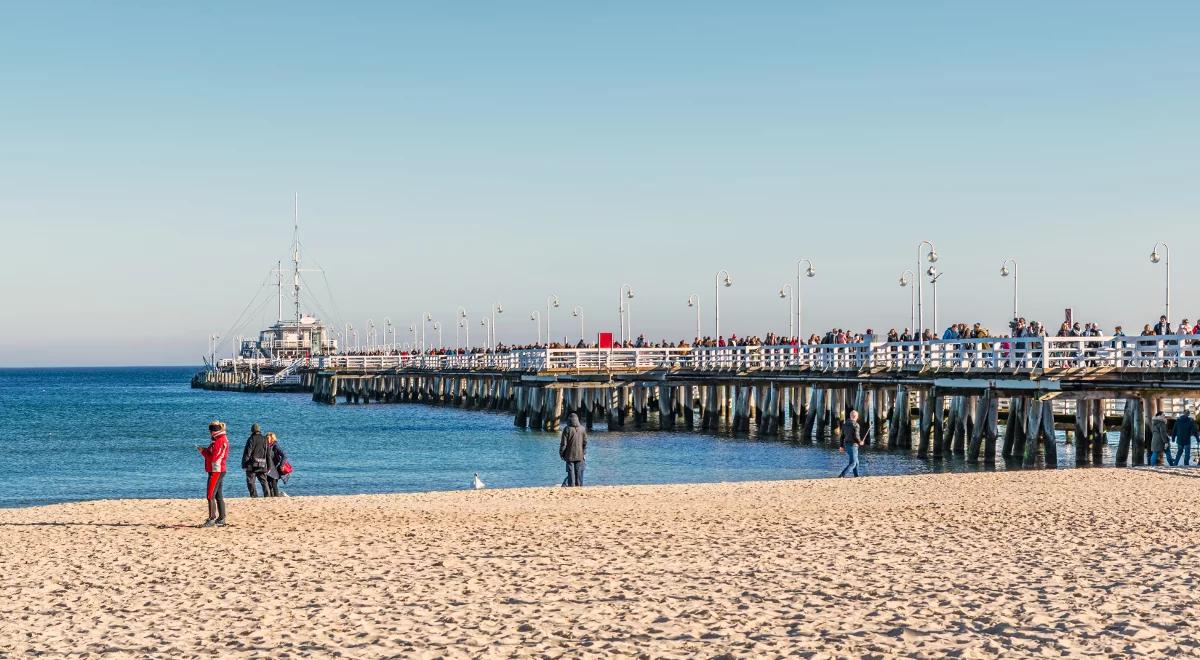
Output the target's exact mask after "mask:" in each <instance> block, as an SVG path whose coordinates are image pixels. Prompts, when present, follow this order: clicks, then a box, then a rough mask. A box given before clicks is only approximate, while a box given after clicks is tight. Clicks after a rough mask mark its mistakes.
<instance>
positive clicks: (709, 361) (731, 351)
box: [314, 335, 1200, 371]
mask: <svg viewBox="0 0 1200 660" xmlns="http://www.w3.org/2000/svg"><path fill="white" fill-rule="evenodd" d="M314 360H315V361H316V363H317V365H318V366H319V367H321V368H339V369H361V370H383V369H394V368H404V369H420V370H429V371H437V370H444V369H472V370H473V369H488V370H499V371H544V370H565V371H608V370H620V371H648V370H653V369H692V370H696V371H718V370H723V371H729V370H733V371H744V370H756V369H765V370H785V369H809V370H822V371H830V370H843V371H847V370H862V369H873V368H885V369H899V370H921V369H938V370H971V369H991V370H1013V369H1023V370H1042V371H1045V370H1059V369H1076V368H1099V367H1109V368H1131V367H1134V368H1170V367H1185V368H1191V367H1196V366H1200V335H1170V336H1147V337H1110V336H1103V337H1015V338H1014V337H985V338H979V339H938V340H931V341H906V342H885V341H880V340H878V339H873V338H872V339H869V340H867V341H863V342H859V343H854V344H791V345H776V346H719V347H712V346H704V347H695V348H691V347H689V348H611V349H607V348H606V349H596V348H551V349H545V348H536V349H519V350H513V351H506V352H500V353H495V352H489V353H467V354H461V355H460V354H450V355H331V356H322V357H320V358H315V359H314Z"/></svg>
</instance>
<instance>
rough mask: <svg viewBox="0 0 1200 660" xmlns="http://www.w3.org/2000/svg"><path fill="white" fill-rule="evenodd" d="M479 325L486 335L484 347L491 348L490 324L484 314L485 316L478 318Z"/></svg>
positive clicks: (489, 349)
mask: <svg viewBox="0 0 1200 660" xmlns="http://www.w3.org/2000/svg"><path fill="white" fill-rule="evenodd" d="M479 325H482V326H483V327H484V328H485V330H484V334H485V335H486V339H487V343H486V344H485V345H484V349H485V350H487V351H491V350H493V348H492V326H491V325H490V324H489V323H488V318H487V317H486V316H485V317H483V318H481V319H479Z"/></svg>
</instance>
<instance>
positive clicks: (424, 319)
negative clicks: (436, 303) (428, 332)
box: [421, 312, 433, 353]
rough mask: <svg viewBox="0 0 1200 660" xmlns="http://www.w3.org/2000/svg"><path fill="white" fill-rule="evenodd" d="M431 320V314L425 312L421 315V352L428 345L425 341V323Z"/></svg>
mask: <svg viewBox="0 0 1200 660" xmlns="http://www.w3.org/2000/svg"><path fill="white" fill-rule="evenodd" d="M432 320H433V314H430V313H429V312H425V313H424V314H422V315H421V352H422V353H424V352H425V351H426V350H427V349H428V347H429V345H428V344H426V343H425V324H426V323H429V322H430V321H432Z"/></svg>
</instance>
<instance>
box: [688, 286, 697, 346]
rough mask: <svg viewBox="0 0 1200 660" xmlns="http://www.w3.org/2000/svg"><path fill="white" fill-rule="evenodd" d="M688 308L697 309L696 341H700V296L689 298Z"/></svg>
mask: <svg viewBox="0 0 1200 660" xmlns="http://www.w3.org/2000/svg"><path fill="white" fill-rule="evenodd" d="M688 307H695V308H696V339H695V340H694V341H700V296H699V295H697V294H695V293H693V294H692V295H690V296H688Z"/></svg>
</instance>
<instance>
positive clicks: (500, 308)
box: [488, 303, 504, 348]
mask: <svg viewBox="0 0 1200 660" xmlns="http://www.w3.org/2000/svg"><path fill="white" fill-rule="evenodd" d="M503 313H504V305H501V304H500V303H496V304H495V305H492V322H491V323H490V324H489V325H488V333H490V335H491V340H490V342H489V343H490V344H491V345H492V347H493V348H494V347H496V346H499V345H500V338H499V337H497V336H496V315H497V314H503Z"/></svg>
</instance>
